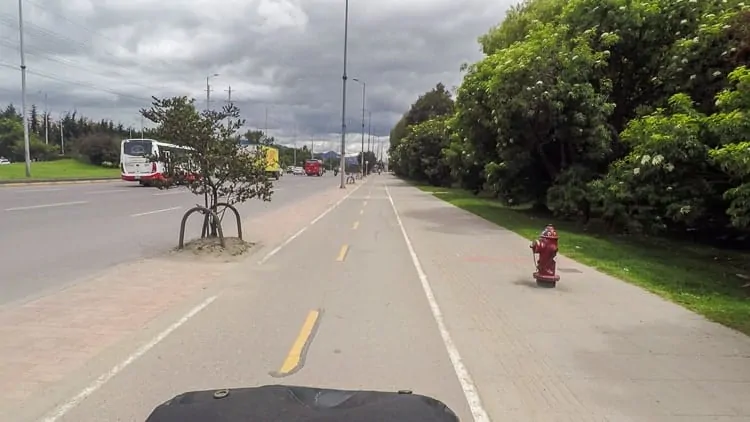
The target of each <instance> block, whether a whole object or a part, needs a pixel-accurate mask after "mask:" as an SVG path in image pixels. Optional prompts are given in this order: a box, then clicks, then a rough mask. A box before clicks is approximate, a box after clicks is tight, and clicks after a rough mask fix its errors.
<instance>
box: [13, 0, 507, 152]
mask: <svg viewBox="0 0 750 422" xmlns="http://www.w3.org/2000/svg"><path fill="white" fill-rule="evenodd" d="M512 2H513V1H512V0H378V1H376V0H351V1H350V10H349V49H348V52H349V59H348V71H347V73H348V75H349V78H350V82H349V83H348V84H347V85H348V89H347V91H348V94H347V110H346V114H347V125H348V129H347V131H348V132H357V133H358V132H360V131H361V119H362V86H361V85H359V84H357V83H356V82H352V81H351V78H358V79H360V80H362V81H365V83H366V84H367V95H366V108H367V109H368V111H369V112H371V113H372V122H371V124H372V132H373V134H374V135H375V136H377V137H379V139H386V137H387V135H388V131H389V130H390V128H391V127H392V126H393V124H394V123H395V122H396V121H397V120H398V118H399V117H400V115H401V114H402V113H403V112H404V111H406V109H407V108H408V106H409V105H410V104H411V103H412V102H413V101H414V100H415V99H416V97H417V96H418V95H419V94H421V93H423V92H424V91H426V90H428V89H430V88H431V87H433V86H434V85H435V84H436V83H437V82H441V81H442V82H443V83H444V84H445V85H446V86H448V87H453V86H456V85H458V84H460V82H461V73H460V72H459V67H460V65H461V64H462V63H465V62H474V61H476V60H478V59H480V58H481V53H480V52H479V46H478V44H477V41H476V39H477V37H478V36H479V35H481V34H483V33H485V32H486V31H487V30H488V29H489V28H490V27H491V26H493V25H495V24H497V23H498V22H500V20H501V19H502V17H503V15H504V12H505V10H506V9H507V7H508V5H509V4H510V3H512ZM344 5H345V3H344V0H24V34H25V44H26V48H25V51H26V64H27V69H28V91H27V92H28V98H29V101H30V102H33V103H36V104H37V105H38V106H39V107H40V109H43V107H44V102H45V100H44V98H45V94H46V96H47V107H48V108H49V110H50V112H51V113H52V115H53V117H56V116H57V115H59V113H61V112H65V111H68V110H74V109H77V110H79V111H80V112H81V113H83V114H84V115H86V116H90V117H92V118H96V119H100V118H112V119H114V120H116V121H121V122H123V123H124V124H126V125H132V126H133V127H137V128H139V127H140V126H141V119H140V115H139V113H138V110H139V108H141V107H144V106H147V105H148V104H149V98H150V96H152V95H156V96H172V95H189V96H191V97H194V98H196V99H198V104H199V105H200V106H201V107H205V104H206V92H205V90H206V77H207V76H208V75H213V74H218V75H219V76H215V77H212V78H211V79H210V85H211V105H212V106H214V107H215V106H217V105H218V104H219V103H221V102H225V101H227V99H228V92H227V90H228V89H229V87H230V86H231V88H232V99H233V100H234V102H235V103H236V104H237V105H238V106H239V108H240V110H241V112H242V114H243V117H244V118H245V119H246V120H247V125H248V127H255V128H261V129H262V128H263V127H264V126H265V125H266V120H267V125H268V130H269V133H270V134H271V135H275V136H276V137H277V138H279V139H281V140H282V142H285V143H292V142H293V140H294V139H296V140H297V142H298V143H301V142H303V141H304V142H307V143H309V142H310V139H311V138H314V139H315V140H316V144H315V149H316V150H318V151H321V150H323V149H326V150H327V149H332V148H335V146H334V145H335V142H336V139H337V137H340V133H341V76H342V72H343V50H344ZM18 45H19V31H18V8H17V2H16V1H15V0H14V1H11V0H4V1H2V2H0V104H2V105H3V106H4V105H5V104H7V103H9V102H13V103H16V104H20V98H21V94H20V85H21V83H20V72H19V70H18V67H19V63H20V58H19V48H18ZM368 115H369V113H368ZM266 116H267V119H266ZM347 139H351V140H352V142H348V148H347V149H348V150H349V151H358V150H359V148H360V146H359V141H360V135H356V134H350V135H349V137H348V138H347ZM355 140H356V142H355ZM336 149H338V148H336Z"/></svg>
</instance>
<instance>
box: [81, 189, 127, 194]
mask: <svg viewBox="0 0 750 422" xmlns="http://www.w3.org/2000/svg"><path fill="white" fill-rule="evenodd" d="M117 192H133V189H110V190H96V191H93V192H84V193H85V194H86V195H101V194H105V193H117Z"/></svg>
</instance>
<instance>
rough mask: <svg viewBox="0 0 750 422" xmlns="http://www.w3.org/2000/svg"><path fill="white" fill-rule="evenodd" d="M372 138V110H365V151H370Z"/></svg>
mask: <svg viewBox="0 0 750 422" xmlns="http://www.w3.org/2000/svg"><path fill="white" fill-rule="evenodd" d="M371 140H372V111H368V112H367V152H370V141H371Z"/></svg>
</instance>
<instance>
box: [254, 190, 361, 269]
mask: <svg viewBox="0 0 750 422" xmlns="http://www.w3.org/2000/svg"><path fill="white" fill-rule="evenodd" d="M362 186H363V185H357V187H355V188H354V189H352V191H351V192H349V193H347V194H346V195H344V197H343V198H341V199H339V200H338V201H337V202H336V203H335V204H333V205H331V206H330V207H328V209H327V210H325V211H323V213H322V214H320V215H319V216H317V217H315V219H313V220H312V221H311V222H310V223H309V224H308V225H306V226H305V227H302V228H301V229H300V230H299V231H298V232H297V233H294V234H293V235H291V236H289V237H288V238H287V239H286V240H285V241H284V242H283V243H282V244H281V245H279V246H277V247H275V248H273V250H272V251H270V252H268V253H267V254H266V256H264V257H263V259H261V260H260V261H258V265H263V264H264V263H265V262H266V261H268V260H269V259H271V257H273V256H274V255H276V254H277V253H279V251H280V250H282V249H283V248H284V247H285V246H286V245H288V244H290V243H292V241H293V240H294V239H296V238H298V237H300V235H301V234H302V233H304V232H306V231H307V229H309V228H310V227H312V225H313V224H315V223H317V222H318V221H320V219H321V218H323V217H325V216H326V215H328V213H330V212H331V211H333V210H334V209H336V207H338V206H339V205H341V203H342V202H344V201H345V200H346V199H347V198H348V197H350V196H351V195H352V194H353V193H354V192H356V191H357V189H359V188H360V187H362Z"/></svg>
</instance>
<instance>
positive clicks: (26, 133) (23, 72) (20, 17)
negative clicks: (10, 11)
mask: <svg viewBox="0 0 750 422" xmlns="http://www.w3.org/2000/svg"><path fill="white" fill-rule="evenodd" d="M18 32H19V42H20V45H19V47H20V48H19V51H20V52H21V108H22V109H23V149H24V157H25V159H26V177H31V148H30V146H29V118H28V116H27V115H26V55H25V54H24V45H23V0H18Z"/></svg>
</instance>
